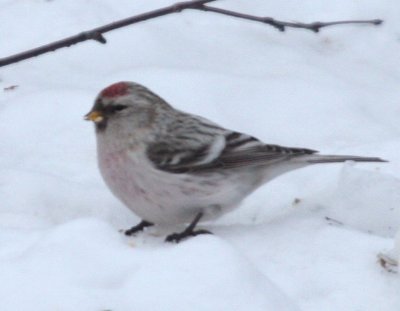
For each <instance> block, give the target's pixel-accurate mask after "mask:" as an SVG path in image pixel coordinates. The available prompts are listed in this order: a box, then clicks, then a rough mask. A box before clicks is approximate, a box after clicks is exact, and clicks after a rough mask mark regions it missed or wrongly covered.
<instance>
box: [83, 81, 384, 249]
mask: <svg viewBox="0 0 400 311" xmlns="http://www.w3.org/2000/svg"><path fill="white" fill-rule="evenodd" d="M85 119H86V120H90V121H93V122H94V125H95V132H96V137H97V156H98V165H99V168H100V172H101V174H102V176H103V179H104V181H105V182H106V184H107V185H108V187H109V188H110V190H111V192H112V193H113V194H114V195H115V196H116V197H117V198H118V199H120V200H121V201H122V202H123V203H124V204H125V205H126V206H127V207H128V208H129V209H131V210H132V211H133V212H134V213H135V214H136V215H137V216H139V217H140V218H141V219H142V221H141V222H140V223H139V224H138V225H136V226H134V227H132V228H131V229H129V230H126V231H125V234H126V235H132V234H134V233H136V232H139V231H141V230H143V229H144V228H145V227H148V226H152V225H154V224H183V223H189V225H188V226H187V227H186V229H185V230H184V231H182V232H179V233H173V234H170V235H168V236H167V237H166V241H169V242H179V241H181V240H182V239H184V238H186V237H189V236H195V235H198V234H205V233H210V232H209V231H207V230H196V225H197V223H198V222H199V221H203V220H209V219H214V218H217V217H219V216H221V215H223V214H225V213H227V212H229V211H231V210H232V209H234V208H236V207H238V205H239V204H240V202H241V201H242V200H243V199H244V198H245V197H247V196H248V195H249V194H250V193H252V192H253V191H254V190H255V189H257V188H258V187H260V186H261V185H263V184H265V183H266V182H268V181H270V180H271V179H273V178H275V177H277V176H279V175H282V174H284V173H286V172H289V171H292V170H295V169H298V168H302V167H305V166H308V165H311V164H317V163H335V162H344V161H348V160H350V161H357V162H386V161H384V160H382V159H380V158H376V157H360V156H347V155H319V154H317V151H315V150H311V149H306V148H292V147H283V146H278V145H270V144H265V143H263V142H262V141H260V140H259V139H257V138H255V137H252V136H250V135H247V134H243V133H239V132H236V131H232V130H228V129H225V128H223V127H221V126H219V125H217V124H215V123H213V122H211V121H209V120H207V119H205V118H202V117H200V116H196V115H193V114H189V113H185V112H183V111H180V110H177V109H174V108H173V107H172V106H171V105H170V104H168V103H167V102H166V101H165V100H163V99H162V98H161V97H159V96H158V95H156V94H155V93H153V92H152V91H150V90H149V89H147V88H146V87H144V86H142V85H140V84H137V83H134V82H118V83H115V84H112V85H110V86H108V87H106V88H105V89H103V90H102V91H101V92H100V94H99V95H98V96H97V98H96V100H95V103H94V106H93V108H92V109H91V110H90V112H89V113H87V114H86V115H85Z"/></svg>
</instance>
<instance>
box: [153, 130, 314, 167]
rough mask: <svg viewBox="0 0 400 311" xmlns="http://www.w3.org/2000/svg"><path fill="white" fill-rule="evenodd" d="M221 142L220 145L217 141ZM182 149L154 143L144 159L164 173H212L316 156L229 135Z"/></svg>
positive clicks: (297, 149)
mask: <svg viewBox="0 0 400 311" xmlns="http://www.w3.org/2000/svg"><path fill="white" fill-rule="evenodd" d="M221 138H222V139H223V143H220V141H218V140H221ZM184 145H185V144H184V143H182V144H177V143H175V144H168V143H165V142H159V143H155V144H153V145H150V146H149V148H148V149H147V155H148V157H149V159H150V160H151V161H152V162H153V163H154V165H155V167H157V168H158V169H161V170H164V171H167V172H171V173H202V172H207V171H210V170H215V169H233V168H239V167H244V166H259V165H268V164H270V163H274V162H277V161H282V160H284V159H287V158H290V157H295V156H300V155H305V154H312V153H315V152H316V151H314V150H310V149H302V148H289V147H282V146H278V145H266V144H264V143H262V142H261V141H259V140H258V139H256V138H254V137H252V136H249V135H246V134H241V133H238V132H230V131H227V132H226V133H225V135H223V136H222V135H217V136H216V137H214V139H213V140H212V141H211V142H210V143H209V144H202V145H200V146H198V147H195V148H193V147H192V148H183V146H184ZM215 146H217V147H218V148H216V147H215ZM211 152H212V155H211V156H210V153H211Z"/></svg>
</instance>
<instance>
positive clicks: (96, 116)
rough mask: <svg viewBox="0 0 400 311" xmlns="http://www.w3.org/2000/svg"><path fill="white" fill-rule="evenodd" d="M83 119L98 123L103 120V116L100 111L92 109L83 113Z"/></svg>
mask: <svg viewBox="0 0 400 311" xmlns="http://www.w3.org/2000/svg"><path fill="white" fill-rule="evenodd" d="M85 120H87V121H93V122H95V123H98V122H101V121H103V120H104V116H103V114H102V113H101V112H100V111H97V110H94V111H91V112H89V113H88V114H87V115H85Z"/></svg>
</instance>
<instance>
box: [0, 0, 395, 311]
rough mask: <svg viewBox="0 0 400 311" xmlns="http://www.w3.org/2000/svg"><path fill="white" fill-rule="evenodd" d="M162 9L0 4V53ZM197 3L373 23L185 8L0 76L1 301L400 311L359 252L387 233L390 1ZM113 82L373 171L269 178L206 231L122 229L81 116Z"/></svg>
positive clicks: (50, 305) (372, 262)
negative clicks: (357, 159)
mask: <svg viewBox="0 0 400 311" xmlns="http://www.w3.org/2000/svg"><path fill="white" fill-rule="evenodd" d="M171 3H172V2H171V1H166V0H157V1H155V0H153V1H131V0H120V1H118V2H116V1H111V0H97V1H94V0H87V1H67V0H53V1H45V0H20V1H10V0H0V20H1V21H2V22H1V27H0V38H3V39H4V38H6V41H5V40H2V42H3V44H1V45H0V56H1V57H5V56H8V55H9V54H12V53H17V52H20V51H23V50H26V49H29V48H32V47H36V46H38V45H41V44H46V43H48V42H51V41H53V40H57V39H61V38H63V37H65V36H69V35H73V34H76V33H79V32H81V31H84V30H88V29H91V28H93V27H96V26H99V25H103V24H105V23H109V22H112V21H114V20H117V19H121V18H125V17H127V16H130V15H133V14H138V13H141V12H144V11H147V10H150V9H155V8H159V7H161V6H164V5H168V4H171ZM213 5H216V6H220V7H224V8H229V9H234V10H238V11H241V12H246V13H249V14H258V15H267V16H273V17H275V18H280V19H286V20H297V21H304V22H311V21H316V20H322V21H329V20H338V19H343V20H345V19H370V18H382V19H384V20H385V23H384V25H382V26H380V27H372V26H351V25H347V26H337V27H332V28H326V29H324V30H322V32H321V33H319V34H314V33H311V32H306V31H304V30H293V29H290V30H288V31H287V32H285V33H280V32H277V31H276V30H274V29H273V28H271V27H269V26H266V25H262V24H256V23H252V22H249V21H243V20H237V19H233V18H229V17H224V16H218V15H216V14H213V13H204V12H192V11H190V12H189V11H187V12H183V13H181V14H175V15H170V16H166V17H162V18H158V19H154V20H151V21H147V22H144V23H140V24H137V25H134V26H131V27H126V28H124V29H120V30H118V31H113V32H111V33H108V34H106V38H107V39H108V44H106V45H100V44H99V43H97V42H86V43H82V44H79V45H76V46H73V47H71V48H64V49H62V50H59V51H57V52H55V53H51V54H46V55H43V56H41V57H38V58H34V59H30V60H27V61H24V62H20V63H18V64H14V65H11V66H7V67H3V68H1V71H0V139H1V144H0V197H1V205H0V280H2V282H1V284H0V301H1V308H0V309H1V310H29V311H32V310H40V311H42V310H45V311H46V310H49V311H50V310H51V311H54V310H63V311H64V310H74V311H75V310H97V311H104V310H112V311H120V310H176V311H179V310H239V311H240V310H246V311H247V310H264V311H268V310H274V311H280V310H307V311H308V310H310V311H314V310H315V311H320V310H324V311H329V310H349V311H350V310H363V311H368V310H371V311H372V310H374V311H375V310H381V311H389V310H390V311H393V310H400V295H399V292H400V278H399V276H398V275H396V274H394V273H388V272H387V271H385V269H383V268H382V267H381V266H380V265H379V264H378V260H377V254H378V253H381V252H382V253H385V252H391V251H392V250H391V249H392V248H393V245H394V236H395V233H396V231H397V230H398V229H399V228H400V204H399V199H400V155H399V152H398V151H399V150H400V140H399V134H400V122H399V115H400V87H399V85H400V71H399V68H400V57H399V49H400V30H399V29H400V2H398V1H394V0H379V1H378V0H375V1H374V0H364V1H346V0H337V1H330V2H327V1H322V0H313V1H311V0H306V1H301V3H300V2H298V1H290V0H282V1H268V2H267V1H265V0H253V1H244V0H240V1H239V0H235V1H221V2H216V3H214V4H213ZM120 80H132V81H136V82H139V83H142V84H144V85H146V86H148V87H149V88H151V89H152V90H154V91H155V92H156V93H158V94H160V95H161V96H162V97H164V98H165V99H166V100H168V101H169V102H171V103H173V104H174V106H176V107H177V108H180V109H183V110H186V111H190V112H192V113H197V114H200V115H203V116H205V117H208V118H210V119H212V120H213V121H215V122H219V123H221V124H222V125H224V126H226V127H229V128H234V129H236V130H240V131H244V132H247V133H249V134H251V135H254V136H256V137H259V138H261V139H263V140H265V141H266V142H269V143H277V144H282V145H288V146H299V147H308V148H312V149H317V150H321V152H323V153H335V154H354V155H370V156H380V157H382V158H385V159H388V160H390V163H387V164H376V163H372V164H357V165H354V164H351V163H349V164H340V165H339V164H336V165H325V166H321V165H320V166H314V167H310V168H307V169H303V170H299V171H296V172H293V173H290V174H287V175H285V176H282V177H280V178H278V179H276V180H274V181H273V182H271V183H269V184H268V185H266V186H264V187H262V188H261V189H259V190H258V191H256V192H255V193H254V194H253V195H252V196H250V197H249V198H248V199H247V200H246V201H245V202H244V203H243V204H242V207H241V208H240V209H238V210H236V211H235V212H233V213H231V214H229V215H226V216H225V217H223V218H221V219H220V220H218V221H215V222H212V223H209V224H205V225H204V226H205V227H206V228H207V229H209V230H211V231H213V232H214V233H215V235H213V236H200V237H196V238H193V239H190V240H188V241H185V242H184V243H181V244H179V245H173V244H172V245H171V244H165V243H164V242H163V235H164V234H165V232H164V231H163V230H164V229H159V230H157V229H154V230H149V231H147V232H145V233H144V234H142V235H138V236H136V237H132V238H126V237H124V236H123V235H122V234H120V233H118V230H119V229H121V228H128V227H130V226H131V225H133V224H135V223H136V222H137V221H138V218H137V217H136V216H135V215H133V214H132V213H131V212H130V211H129V210H127V209H126V208H125V207H124V206H123V205H122V204H121V203H120V202H119V201H118V200H117V199H115V198H114V197H113V196H112V195H111V194H110V192H109V191H108V189H107V188H106V186H105V185H104V183H103V181H102V180H101V177H100V175H99V172H98V169H97V164H96V151H95V138H94V134H93V128H92V125H91V124H89V123H87V122H84V121H83V120H82V117H83V115H84V114H85V113H86V112H87V111H88V110H89V109H90V107H91V105H92V102H93V99H94V97H95V96H96V94H97V92H98V91H99V90H100V89H101V88H103V87H105V86H107V85H108V84H110V83H113V82H116V81H120ZM13 85H17V86H18V87H16V88H14V89H7V88H9V87H10V86H13ZM173 229H175V230H177V229H179V228H173ZM169 230H171V229H169ZM399 241H400V238H399V237H398V238H397V242H396V243H397V244H396V245H397V246H396V247H395V250H394V251H392V252H394V253H396V254H397V255H396V256H398V249H399V246H398V245H399Z"/></svg>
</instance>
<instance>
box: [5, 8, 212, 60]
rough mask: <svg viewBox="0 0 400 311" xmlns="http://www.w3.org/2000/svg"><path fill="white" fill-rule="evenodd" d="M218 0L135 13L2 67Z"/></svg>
mask: <svg viewBox="0 0 400 311" xmlns="http://www.w3.org/2000/svg"><path fill="white" fill-rule="evenodd" d="M213 1H216V0H195V1H186V2H178V3H175V4H173V5H170V6H167V7H164V8H161V9H157V10H153V11H149V12H146V13H142V14H139V15H135V16H132V17H128V18H125V19H122V20H119V21H116V22H113V23H110V24H107V25H104V26H101V27H97V28H94V29H92V30H89V31H85V32H82V33H80V34H77V35H74V36H71V37H67V38H65V39H62V40H59V41H55V42H52V43H49V44H46V45H42V46H40V47H37V48H34V49H31V50H28V51H24V52H22V53H18V54H15V55H11V56H8V57H4V58H1V59H0V67H3V66H7V65H10V64H13V63H17V62H19V61H21V60H25V59H28V58H32V57H35V56H39V55H42V54H45V53H48V52H52V51H55V50H58V49H60V48H63V47H69V46H71V45H74V44H77V43H80V42H83V41H86V40H95V41H98V42H100V43H103V44H105V43H107V40H106V39H105V38H104V36H103V34H104V33H106V32H109V31H111V30H115V29H118V28H121V27H125V26H128V25H132V24H135V23H139V22H142V21H145V20H148V19H151V18H156V17H160V16H163V15H168V14H172V13H179V12H182V11H183V10H185V9H193V8H196V7H197V6H202V5H204V4H205V3H209V2H213Z"/></svg>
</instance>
